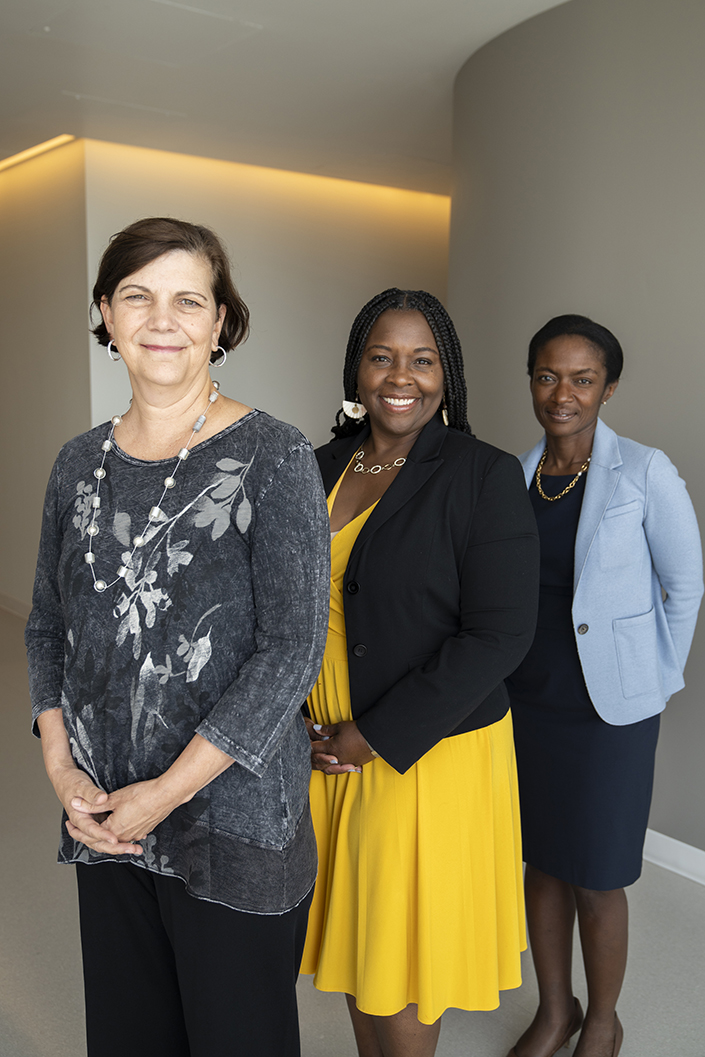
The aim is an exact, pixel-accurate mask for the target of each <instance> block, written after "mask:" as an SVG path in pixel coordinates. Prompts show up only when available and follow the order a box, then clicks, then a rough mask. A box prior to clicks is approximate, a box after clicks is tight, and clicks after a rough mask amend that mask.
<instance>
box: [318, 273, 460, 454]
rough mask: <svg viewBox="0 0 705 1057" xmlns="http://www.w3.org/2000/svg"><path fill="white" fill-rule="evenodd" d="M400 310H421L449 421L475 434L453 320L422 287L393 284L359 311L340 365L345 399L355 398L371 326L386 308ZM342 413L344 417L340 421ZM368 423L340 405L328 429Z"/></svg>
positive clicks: (349, 432) (337, 431) (348, 430)
mask: <svg viewBox="0 0 705 1057" xmlns="http://www.w3.org/2000/svg"><path fill="white" fill-rule="evenodd" d="M390 308H391V309H395V310H396V311H399V312H412V311H415V312H421V313H422V315H423V316H424V317H425V319H426V322H427V323H428V325H429V327H430V328H431V333H432V334H433V337H434V339H435V342H436V345H437V346H438V352H439V355H440V357H441V366H442V367H443V377H444V380H445V402H446V411H447V412H448V424H449V425H450V426H453V427H454V428H455V429H459V430H461V432H463V433H469V434H470V436H471V437H472V436H474V434H473V432H472V430H471V429H470V425H469V423H468V418H467V388H466V385H465V373H464V370H463V353H462V349H461V347H460V342H459V340H458V335H457V334H456V332H455V327H454V326H453V321H452V319H451V318H450V316H449V315H448V313H447V312H446V310H445V308H444V307H443V305H442V304H441V302H440V301H439V300H438V298H437V297H434V296H433V294H429V293H427V292H426V291H425V290H398V289H397V288H396V287H392V288H391V289H389V290H383V291H382V293H381V294H377V296H376V297H373V298H372V300H371V301H368V302H367V304H366V305H365V306H364V307H363V308H362V309H361V310H360V311H359V312H358V314H357V316H356V317H355V321H354V323H353V325H352V329H351V331H350V337H349V338H348V347H347V351H346V353H345V366H344V367H343V392H344V393H345V399H346V400H356V399H357V372H358V371H359V369H360V361H361V359H362V354H363V352H364V351H365V345H366V343H367V339H368V337H369V335H370V331H371V330H372V328H373V326H374V325H375V323H376V322H377V320H378V319H379V317H380V316H381V315H382V313H383V312H386V311H387V310H388V309H390ZM341 415H343V419H342V422H341ZM366 423H367V415H365V417H364V418H363V419H359V420H358V419H352V418H347V417H346V416H345V414H344V412H343V409H342V408H340V410H339V411H338V413H337V414H336V416H335V425H334V426H333V427H332V430H331V432H332V433H333V434H334V436H336V437H352V436H354V435H355V434H356V433H358V432H359V430H360V429H362V427H363V426H364V425H365V424H366Z"/></svg>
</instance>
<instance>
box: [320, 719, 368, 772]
mask: <svg viewBox="0 0 705 1057" xmlns="http://www.w3.org/2000/svg"><path fill="white" fill-rule="evenodd" d="M306 730H307V731H308V736H309V738H310V739H311V766H312V767H313V769H314V770H315V771H323V773H324V774H346V773H347V772H348V771H357V773H358V774H359V773H361V772H362V768H363V765H364V764H366V763H371V762H372V760H374V756H373V755H372V753H371V752H370V747H369V745H368V744H367V742H366V741H365V739H364V738H363V736H362V734H361V733H360V731H359V730H358V729H357V723H356V722H355V720H354V719H350V720H343V721H342V722H341V723H331V724H330V725H328V726H325V725H322V724H320V723H316V724H315V725H314V723H313V720H311V719H308V718H307V717H306Z"/></svg>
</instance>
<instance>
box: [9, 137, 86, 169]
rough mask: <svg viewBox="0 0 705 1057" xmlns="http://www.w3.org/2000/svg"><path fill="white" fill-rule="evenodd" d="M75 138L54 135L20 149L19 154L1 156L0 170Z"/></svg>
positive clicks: (61, 145)
mask: <svg viewBox="0 0 705 1057" xmlns="http://www.w3.org/2000/svg"><path fill="white" fill-rule="evenodd" d="M75 139H76V137H75V136H69V135H68V134H64V135H63V136H55V137H54V139H48V140H45V141H44V143H38V144H37V146H36V147H29V148H28V149H27V150H21V151H20V153H19V154H13V155H11V156H10V157H9V158H3V160H2V161H0V172H2V170H3V169H9V168H10V167H11V166H12V165H19V164H20V162H23V161H29V159H30V158H36V157H37V155H38V154H45V153H46V151H48V150H54V148H55V147H63V146H64V144H65V143H71V141H72V140H75Z"/></svg>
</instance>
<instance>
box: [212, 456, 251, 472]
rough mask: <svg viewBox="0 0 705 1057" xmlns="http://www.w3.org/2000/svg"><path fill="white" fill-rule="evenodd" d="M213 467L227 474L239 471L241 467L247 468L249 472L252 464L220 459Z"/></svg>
mask: <svg viewBox="0 0 705 1057" xmlns="http://www.w3.org/2000/svg"><path fill="white" fill-rule="evenodd" d="M215 465H216V466H217V467H218V469H219V470H227V471H228V472H232V471H233V470H241V469H242V468H243V466H247V468H248V470H249V468H250V466H251V465H252V463H251V461H250V463H244V462H238V461H237V459H221V460H220V462H217V463H216V464H215Z"/></svg>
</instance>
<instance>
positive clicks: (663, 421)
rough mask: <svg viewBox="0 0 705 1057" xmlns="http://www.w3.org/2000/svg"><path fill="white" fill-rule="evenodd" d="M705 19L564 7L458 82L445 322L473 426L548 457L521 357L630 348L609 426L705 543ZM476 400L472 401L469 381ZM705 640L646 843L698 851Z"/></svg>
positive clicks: (499, 42)
mask: <svg viewBox="0 0 705 1057" xmlns="http://www.w3.org/2000/svg"><path fill="white" fill-rule="evenodd" d="M703 40H705V5H704V4H702V2H699V0H572V2H571V3H568V4H564V5H562V6H560V7H557V8H554V9H553V10H551V11H548V12H547V13H545V14H542V15H539V16H537V17H536V18H533V19H531V20H530V21H528V22H525V23H523V24H522V25H520V26H518V27H516V28H515V29H513V30H510V31H509V32H507V33H505V34H504V35H503V36H501V37H499V38H497V39H496V40H494V41H492V42H491V43H490V44H488V45H486V46H485V47H484V48H483V49H482V50H481V51H479V52H478V53H477V54H475V55H474V56H473V57H472V58H471V59H470V60H469V61H468V62H467V63H466V64H465V66H464V67H463V69H462V71H461V73H460V75H459V77H458V80H457V83H456V95H455V137H456V143H455V159H456V193H455V195H454V198H453V214H452V223H451V256H450V272H449V306H450V310H451V312H452V314H453V315H454V318H455V320H456V322H457V323H458V325H459V329H460V332H461V337H462V339H463V342H464V346H465V349H466V356H467V365H468V375H469V379H470V392H471V395H470V408H471V417H470V421H471V422H472V423H473V424H474V425H475V427H476V429H477V431H478V433H479V435H480V436H482V437H483V438H484V439H486V440H489V441H492V442H494V443H496V444H499V445H501V446H503V447H506V448H508V449H509V450H512V451H515V452H517V453H518V452H520V451H522V450H524V449H526V448H527V447H529V446H530V445H531V444H533V443H534V442H535V441H536V440H537V439H538V428H537V426H536V423H535V422H534V421H533V416H532V413H531V409H530V404H529V394H528V388H527V376H526V370H525V356H526V346H527V343H528V339H529V338H530V336H531V335H532V334H533V333H534V331H535V330H537V329H538V327H539V326H540V325H541V324H543V323H544V322H545V321H546V320H547V319H549V318H550V317H551V316H553V315H556V314H558V313H562V312H579V313H582V314H585V315H589V316H592V317H593V318H595V319H597V320H599V321H600V322H602V323H604V324H605V325H606V326H608V327H609V328H610V329H612V330H614V331H615V333H616V334H617V336H618V337H619V338H620V340H621V341H622V344H623V346H624V349H625V355H626V369H625V372H624V376H623V380H622V383H621V385H620V388H619V390H618V392H617V395H616V396H615V398H614V399H613V400H612V401H610V404H609V405H608V408H607V409H606V414H605V416H604V417H605V420H606V422H607V423H608V425H610V426H612V427H613V428H614V429H616V430H617V432H618V433H621V434H624V435H626V436H629V437H633V438H634V439H635V440H638V441H641V442H642V443H645V444H650V445H655V446H657V447H661V448H663V449H664V450H665V451H666V453H667V454H668V455H669V456H670V458H671V459H672V460H673V461H674V462H675V463H676V465H677V466H678V468H679V470H680V471H681V473H682V475H683V476H684V477H685V479H686V481H687V482H688V486H689V489H690V493H691V495H692V497H693V500H694V502H695V505H696V509H697V510H698V514H699V518H700V523H701V525H703V524H705V475H704V474H703V469H702V459H703V451H704V450H705V416H703V411H702V405H703V398H704V396H705V384H704V383H705V354H704V350H703V344H704V342H705V328H704V326H703V311H702V303H703V281H704V279H705V195H704V188H705V138H703V128H705V63H703V60H702V42H703ZM474 379H475V380H476V387H477V390H478V394H479V393H480V392H481V394H482V395H481V399H480V398H479V395H478V399H476V400H473V398H472V390H473V380H474ZM704 642H705V622H701V627H700V629H699V631H698V632H697V633H696V641H695V645H694V648H693V653H692V654H691V659H690V662H689V665H688V669H687V672H686V680H687V684H688V685H687V689H686V690H685V691H682V692H681V693H680V694H678V695H677V696H676V697H675V698H674V699H673V701H672V702H671V704H670V706H669V709H668V710H667V712H666V715H665V717H664V723H663V727H662V738H661V744H660V747H659V755H658V766H657V776H656V789H655V795H654V806H653V811H652V816H651V823H650V824H651V826H652V827H653V828H654V829H656V830H659V831H661V832H663V833H666V834H668V835H669V836H671V837H675V838H677V839H679V840H682V841H685V842H686V843H689V844H692V845H695V846H696V847H699V848H705V811H704V810H703V805H704V804H705V769H704V768H703V766H702V756H703V745H704V744H705V708H703V697H704V696H705V656H704V653H705V650H704V649H703V645H704Z"/></svg>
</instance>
